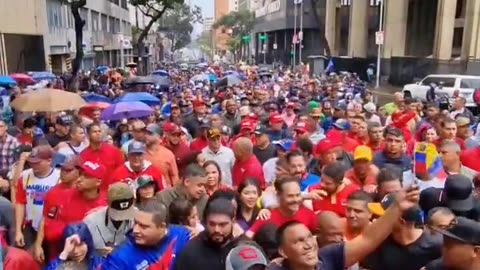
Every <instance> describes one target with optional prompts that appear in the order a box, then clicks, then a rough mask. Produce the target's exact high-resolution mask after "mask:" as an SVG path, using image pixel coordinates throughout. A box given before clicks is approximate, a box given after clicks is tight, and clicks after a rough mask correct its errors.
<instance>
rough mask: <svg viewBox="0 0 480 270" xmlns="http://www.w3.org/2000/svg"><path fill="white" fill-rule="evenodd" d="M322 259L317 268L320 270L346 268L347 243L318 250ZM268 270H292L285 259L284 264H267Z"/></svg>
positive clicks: (342, 269) (340, 269) (341, 269)
mask: <svg viewBox="0 0 480 270" xmlns="http://www.w3.org/2000/svg"><path fill="white" fill-rule="evenodd" d="M318 258H319V259H320V261H319V263H318V265H317V268H316V269H318V270H344V269H345V245H344V244H332V245H328V246H326V247H323V248H321V249H320V251H319V252H318ZM267 270H292V268H290V266H289V265H288V261H285V262H284V263H283V264H282V265H277V264H275V263H271V264H270V265H269V266H267Z"/></svg>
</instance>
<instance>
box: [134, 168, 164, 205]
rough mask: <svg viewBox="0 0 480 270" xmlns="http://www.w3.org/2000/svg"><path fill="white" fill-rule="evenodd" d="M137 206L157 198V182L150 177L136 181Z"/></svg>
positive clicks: (142, 177) (144, 176)
mask: <svg viewBox="0 0 480 270" xmlns="http://www.w3.org/2000/svg"><path fill="white" fill-rule="evenodd" d="M135 183H136V190H137V194H136V195H137V196H136V204H137V206H139V205H142V204H144V203H145V202H147V201H149V200H152V199H153V198H155V194H156V193H157V192H158V191H159V189H158V185H157V182H156V181H155V180H153V177H151V176H150V175H142V176H139V177H138V178H137V179H136V180H135Z"/></svg>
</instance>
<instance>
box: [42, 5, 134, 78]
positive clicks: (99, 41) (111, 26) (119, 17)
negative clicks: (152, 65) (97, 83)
mask: <svg viewBox="0 0 480 270" xmlns="http://www.w3.org/2000/svg"><path fill="white" fill-rule="evenodd" d="M46 13H47V31H46V34H45V39H44V41H45V51H46V54H47V56H48V60H49V61H48V62H49V66H48V67H47V68H48V69H51V70H52V71H54V72H63V71H69V70H70V69H71V61H72V58H73V57H72V56H73V55H74V54H75V52H76V48H75V29H74V19H73V15H72V12H71V10H70V8H69V6H67V5H64V4H62V1H60V0H46ZM80 16H81V17H82V19H83V20H84V21H85V26H84V28H83V30H84V31H83V49H84V52H85V56H84V59H83V61H82V69H84V70H87V69H90V68H92V67H95V66H97V65H109V66H113V67H117V66H120V64H121V62H122V61H121V59H120V56H121V52H120V49H121V48H123V49H124V56H125V58H124V62H125V63H126V62H128V61H129V60H131V59H129V58H128V55H131V54H132V45H131V35H132V34H131V33H132V27H131V24H130V13H129V10H128V6H127V0H95V1H87V5H86V6H85V7H83V8H81V10H80Z"/></svg>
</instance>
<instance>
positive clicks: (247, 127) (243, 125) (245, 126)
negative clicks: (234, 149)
mask: <svg viewBox="0 0 480 270" xmlns="http://www.w3.org/2000/svg"><path fill="white" fill-rule="evenodd" d="M254 129H255V127H254V125H253V123H252V122H251V121H250V120H243V121H242V122H240V132H245V131H250V132H252V131H253V130H254Z"/></svg>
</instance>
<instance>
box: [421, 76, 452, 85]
mask: <svg viewBox="0 0 480 270" xmlns="http://www.w3.org/2000/svg"><path fill="white" fill-rule="evenodd" d="M455 80H456V78H446V77H427V78H425V80H423V81H422V85H430V84H431V83H432V82H433V83H435V84H436V85H438V84H440V82H443V87H453V86H454V85H455Z"/></svg>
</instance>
